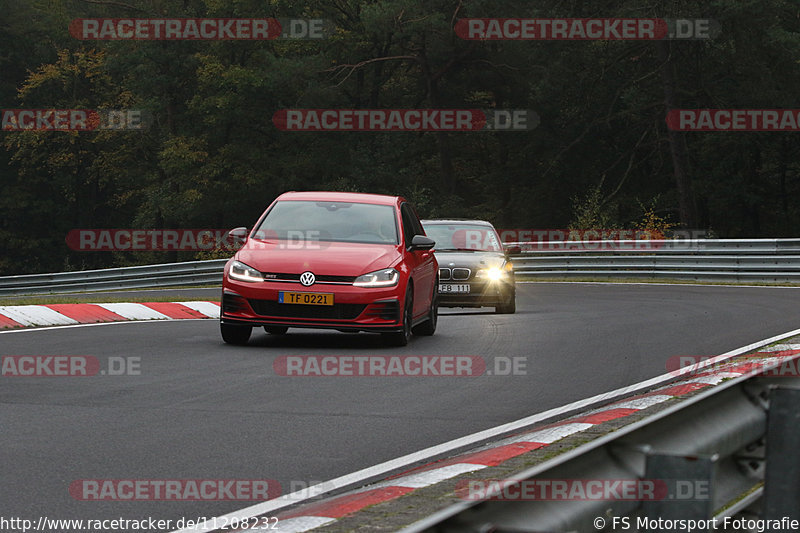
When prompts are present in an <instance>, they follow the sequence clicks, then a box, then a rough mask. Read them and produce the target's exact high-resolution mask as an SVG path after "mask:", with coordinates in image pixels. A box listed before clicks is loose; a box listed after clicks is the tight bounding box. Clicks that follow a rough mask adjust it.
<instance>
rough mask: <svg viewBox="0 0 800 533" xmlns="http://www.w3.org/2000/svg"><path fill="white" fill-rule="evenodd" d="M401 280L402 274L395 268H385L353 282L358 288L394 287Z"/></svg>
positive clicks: (359, 277)
mask: <svg viewBox="0 0 800 533" xmlns="http://www.w3.org/2000/svg"><path fill="white" fill-rule="evenodd" d="M399 279H400V273H399V272H398V271H397V270H395V269H393V268H384V269H383V270H376V271H375V272H370V273H369V274H364V275H362V276H358V277H357V278H356V280H355V281H354V282H353V285H354V286H356V287H392V286H394V285H397V281H398V280H399Z"/></svg>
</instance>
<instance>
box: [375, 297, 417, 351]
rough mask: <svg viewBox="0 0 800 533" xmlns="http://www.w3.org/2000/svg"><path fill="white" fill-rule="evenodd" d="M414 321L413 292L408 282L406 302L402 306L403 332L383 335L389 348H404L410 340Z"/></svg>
mask: <svg viewBox="0 0 800 533" xmlns="http://www.w3.org/2000/svg"><path fill="white" fill-rule="evenodd" d="M413 320H414V292H413V288H412V286H411V283H410V282H409V284H408V287H407V288H406V301H405V304H403V324H402V326H403V330H402V331H398V332H394V333H384V334H383V339H384V341H385V342H386V343H387V344H389V345H390V346H405V345H407V344H408V340H409V339H410V338H411V322H412V321H413Z"/></svg>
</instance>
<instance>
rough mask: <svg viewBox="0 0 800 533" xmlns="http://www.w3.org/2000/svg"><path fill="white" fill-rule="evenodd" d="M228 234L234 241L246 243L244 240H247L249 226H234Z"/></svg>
mask: <svg viewBox="0 0 800 533" xmlns="http://www.w3.org/2000/svg"><path fill="white" fill-rule="evenodd" d="M228 236H229V237H230V238H232V239H233V240H234V242H241V243H244V241H246V240H247V228H245V227H239V228H233V229H232V230H230V231H229V232H228Z"/></svg>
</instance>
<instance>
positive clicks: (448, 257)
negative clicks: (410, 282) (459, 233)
mask: <svg viewBox="0 0 800 533" xmlns="http://www.w3.org/2000/svg"><path fill="white" fill-rule="evenodd" d="M435 255H436V260H437V261H438V262H439V266H440V267H443V268H452V267H454V266H455V267H467V268H471V269H473V270H475V269H479V268H491V267H498V268H499V267H501V266H502V265H503V263H504V262H505V260H506V256H505V255H504V254H503V253H501V252H457V251H454V252H446V251H442V250H437V251H436V253H435ZM451 263H453V264H451Z"/></svg>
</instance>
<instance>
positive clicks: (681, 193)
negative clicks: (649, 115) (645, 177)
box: [656, 40, 697, 229]
mask: <svg viewBox="0 0 800 533" xmlns="http://www.w3.org/2000/svg"><path fill="white" fill-rule="evenodd" d="M656 47H657V49H658V60H659V62H660V63H661V79H662V81H663V84H664V106H665V108H666V113H669V112H670V111H671V110H673V109H676V108H677V99H676V96H675V73H674V71H673V70H672V58H671V56H670V46H669V41H667V40H662V41H657V42H656ZM665 116H666V114H665ZM667 140H668V142H669V151H670V154H671V155H672V168H673V172H674V175H675V185H676V187H677V189H678V210H679V213H680V219H681V225H682V226H683V227H684V228H688V229H694V228H696V227H697V207H696V206H695V199H694V193H693V192H692V178H691V176H690V175H689V172H688V166H689V165H688V162H687V157H686V149H685V147H684V145H683V138H682V134H681V133H680V132H677V131H672V130H670V129H667Z"/></svg>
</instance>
